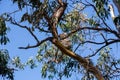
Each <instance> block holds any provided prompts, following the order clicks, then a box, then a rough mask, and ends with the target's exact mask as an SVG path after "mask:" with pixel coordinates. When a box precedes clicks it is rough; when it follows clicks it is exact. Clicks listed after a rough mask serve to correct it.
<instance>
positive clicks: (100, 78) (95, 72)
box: [51, 39, 104, 80]
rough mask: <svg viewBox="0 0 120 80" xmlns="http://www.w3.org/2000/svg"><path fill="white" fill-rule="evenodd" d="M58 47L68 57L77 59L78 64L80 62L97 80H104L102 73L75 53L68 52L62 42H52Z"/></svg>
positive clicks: (54, 40)
mask: <svg viewBox="0 0 120 80" xmlns="http://www.w3.org/2000/svg"><path fill="white" fill-rule="evenodd" d="M51 42H52V43H53V44H54V45H55V46H56V47H58V48H59V49H60V50H61V51H62V52H63V53H64V54H66V55H67V56H70V57H71V58H73V59H76V60H77V61H78V62H80V64H81V65H82V66H83V67H84V68H85V69H86V70H87V71H89V72H90V73H92V74H93V75H94V76H95V77H96V78H97V80H104V77H103V76H102V74H101V72H100V71H99V70H98V68H97V67H95V66H93V65H92V64H89V61H88V60H87V59H85V58H83V57H81V56H79V55H77V54H75V53H73V52H72V51H70V50H68V49H66V48H65V46H63V45H62V44H61V43H60V41H58V40H57V39H53V40H52V41H51Z"/></svg>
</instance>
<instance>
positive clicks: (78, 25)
mask: <svg viewBox="0 0 120 80" xmlns="http://www.w3.org/2000/svg"><path fill="white" fill-rule="evenodd" d="M11 1H12V2H13V3H14V4H17V5H18V9H19V11H20V12H22V13H23V14H22V16H21V17H20V18H21V19H20V20H19V21H18V22H17V20H15V19H14V17H13V16H12V15H11V14H9V13H5V14H6V15H4V16H2V17H1V18H0V26H1V27H0V38H1V40H0V42H1V44H6V43H7V42H8V41H9V39H8V38H7V36H6V35H7V34H6V33H7V32H6V31H7V30H8V28H7V27H6V23H5V21H8V22H11V23H12V24H14V25H16V26H18V27H20V28H23V29H26V30H27V31H28V32H29V33H30V34H31V35H32V37H33V38H34V39H35V41H36V44H35V45H28V46H26V47H20V49H29V48H36V47H39V49H38V52H37V54H36V56H35V57H30V58H29V59H28V61H27V62H26V63H22V60H21V59H20V57H19V56H18V57H14V58H13V60H12V63H13V65H15V67H17V68H20V69H24V68H25V67H26V66H27V65H29V66H30V68H31V69H34V68H35V67H37V65H36V64H37V63H38V64H39V63H40V64H41V63H42V69H41V75H42V77H43V78H49V79H55V78H56V77H57V79H60V80H61V79H62V78H63V77H67V78H70V77H72V75H73V74H74V73H75V74H78V75H79V74H83V76H82V77H80V78H81V79H82V80H88V79H89V80H93V79H96V78H98V80H99V79H102V78H104V79H105V80H109V79H114V78H116V77H118V75H120V68H119V67H120V60H119V59H116V58H114V56H112V54H111V53H112V51H111V50H112V49H114V48H112V47H111V46H109V45H112V44H113V43H118V44H119V42H120V36H119V35H120V33H119V32H118V30H115V29H114V28H113V27H111V26H109V23H107V21H109V17H110V16H109V7H108V4H109V0H91V1H90V0H63V1H62V0H44V1H43V0H11ZM73 4H74V5H73ZM77 5H79V6H77ZM26 7H27V10H26ZM86 9H91V10H89V11H92V10H93V13H92V15H89V16H88V15H87V13H84V12H85V11H86ZM23 11H25V12H23ZM88 14H90V13H88ZM118 19H119V18H118ZM23 23H29V24H30V25H26V24H24V25H23ZM115 24H116V22H115ZM36 32H37V33H41V34H42V33H43V34H44V35H46V34H47V35H46V36H45V39H43V38H42V39H39V36H41V34H37V35H36V34H35V33H36ZM63 33H65V34H67V35H66V36H65V37H64V38H63V39H61V37H60V35H61V34H63ZM111 35H112V36H111ZM42 36H43V35H42ZM56 36H57V37H56ZM62 40H67V41H71V49H68V48H67V47H65V44H63V43H62ZM57 41H58V42H57ZM61 43H62V44H61ZM97 54H99V55H97ZM113 54H114V53H113ZM3 56H4V55H3ZM4 57H5V56H4ZM4 57H3V58H4ZM94 57H95V58H94ZM1 59H2V57H1ZM4 59H5V61H6V60H7V58H4ZM8 61H9V59H8V60H7V61H6V63H4V61H2V62H3V63H4V64H5V67H6V66H7V64H8ZM94 61H95V62H94ZM7 68H8V67H7ZM8 70H9V68H8ZM10 70H11V69H10ZM6 72H9V71H6ZM96 73H97V74H96ZM99 73H100V74H101V75H102V76H101V75H99ZM1 74H4V73H1ZM11 74H12V73H11ZM11 74H10V76H11ZM6 75H8V73H7V74H6V73H5V76H6ZM3 76H4V75H3ZM96 76H97V77H96ZM12 77H13V75H12ZM102 80H103V79H102Z"/></svg>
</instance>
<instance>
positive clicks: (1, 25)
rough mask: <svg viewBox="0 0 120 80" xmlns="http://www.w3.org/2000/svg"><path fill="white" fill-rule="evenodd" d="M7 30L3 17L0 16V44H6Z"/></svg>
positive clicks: (7, 40)
mask: <svg viewBox="0 0 120 80" xmlns="http://www.w3.org/2000/svg"><path fill="white" fill-rule="evenodd" d="M7 30H8V28H7V27H6V24H5V21H4V19H3V18H2V17H0V44H4V45H6V43H7V42H9V39H8V37H7Z"/></svg>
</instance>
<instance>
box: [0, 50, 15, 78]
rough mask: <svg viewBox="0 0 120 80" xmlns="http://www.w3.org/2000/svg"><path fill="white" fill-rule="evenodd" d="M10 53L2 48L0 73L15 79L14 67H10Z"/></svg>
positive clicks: (0, 51) (0, 52)
mask: <svg viewBox="0 0 120 80" xmlns="http://www.w3.org/2000/svg"><path fill="white" fill-rule="evenodd" d="M9 60H10V57H9V54H8V51H7V50H0V75H1V76H2V77H6V78H8V79H10V80H14V76H13V73H14V69H13V68H10V67H9Z"/></svg>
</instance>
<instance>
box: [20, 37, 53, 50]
mask: <svg viewBox="0 0 120 80" xmlns="http://www.w3.org/2000/svg"><path fill="white" fill-rule="evenodd" d="M52 38H53V37H48V38H46V39H43V40H41V41H39V42H38V43H37V44H36V45H32V46H30V45H28V46H26V47H19V49H29V48H36V47H38V46H40V45H41V44H42V43H44V42H46V41H48V40H52Z"/></svg>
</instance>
